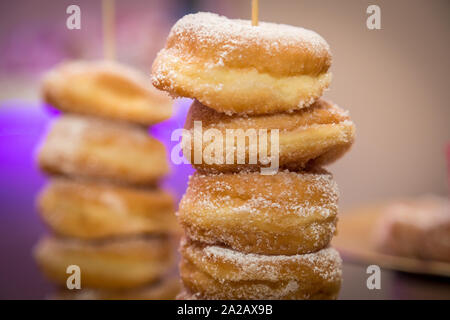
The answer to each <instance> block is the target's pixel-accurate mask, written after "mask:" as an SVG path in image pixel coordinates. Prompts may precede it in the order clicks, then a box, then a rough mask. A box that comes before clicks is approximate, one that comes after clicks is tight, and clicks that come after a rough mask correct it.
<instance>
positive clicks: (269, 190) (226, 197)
mask: <svg viewBox="0 0 450 320" xmlns="http://www.w3.org/2000/svg"><path fill="white" fill-rule="evenodd" d="M337 199H338V191H337V186H336V183H335V182H334V180H333V179H332V176H331V174H329V173H327V172H325V171H324V172H316V173H295V172H278V173H277V174H275V175H272V176H270V175H261V174H259V173H244V172H242V173H238V174H218V175H215V174H210V175H202V174H199V173H194V175H193V176H191V178H190V181H189V186H188V188H187V190H186V194H185V195H184V197H183V199H182V200H181V203H180V206H179V211H178V218H179V221H180V223H181V225H182V226H183V229H184V230H185V232H186V234H187V236H188V237H189V238H191V239H194V240H197V241H201V242H204V243H208V244H224V245H225V246H228V247H231V248H233V249H235V250H238V251H242V252H247V253H249V252H251V253H260V254H287V255H289V254H297V253H308V252H314V251H317V250H320V249H321V248H323V247H325V246H326V245H327V244H328V243H329V242H330V240H331V238H332V236H333V234H334V233H335V229H336V227H335V226H336V220H337V217H336V215H337Z"/></svg>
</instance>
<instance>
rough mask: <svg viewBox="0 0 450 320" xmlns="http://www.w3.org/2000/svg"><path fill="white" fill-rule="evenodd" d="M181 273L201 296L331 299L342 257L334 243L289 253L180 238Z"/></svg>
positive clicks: (185, 283) (338, 281)
mask: <svg viewBox="0 0 450 320" xmlns="http://www.w3.org/2000/svg"><path fill="white" fill-rule="evenodd" d="M180 250H181V254H182V260H181V264H180V274H181V279H182V281H183V286H184V287H185V288H186V289H187V290H188V292H192V293H194V296H195V295H196V296H197V297H199V298H206V299H225V300H233V299H245V300H257V299H296V300H297V299H336V298H337V295H338V293H339V289H340V285H341V280H342V261H341V258H340V257H339V253H338V252H337V251H336V250H334V249H333V248H325V249H322V250H320V251H318V252H315V253H310V254H304V255H293V256H282V255H276V256H265V255H257V254H244V253H241V252H238V251H234V250H231V249H227V248H224V247H219V246H208V245H203V244H199V243H193V242H189V241H184V242H182V244H181V249H180Z"/></svg>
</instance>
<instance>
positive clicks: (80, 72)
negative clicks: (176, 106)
mask: <svg viewBox="0 0 450 320" xmlns="http://www.w3.org/2000/svg"><path fill="white" fill-rule="evenodd" d="M42 91H43V96H44V100H45V102H46V103H48V104H50V105H52V106H53V107H55V108H57V109H59V110H60V111H61V112H62V114H61V115H60V116H59V117H58V118H57V119H56V120H55V121H54V122H53V123H52V124H51V126H50V128H49V132H48V134H47V135H46V137H44V140H43V142H42V145H41V146H40V150H39V153H38V163H39V166H40V168H41V169H42V170H43V171H44V172H45V173H47V174H48V175H49V177H50V180H49V182H48V184H47V185H46V186H45V188H44V189H43V190H42V191H41V193H40V195H39V197H38V207H39V211H40V213H41V217H42V220H43V221H44V222H45V224H46V225H47V226H48V228H49V230H50V235H48V236H46V237H45V238H43V239H41V241H40V242H39V243H38V244H37V246H36V248H35V250H34V255H35V258H36V260H37V263H38V265H39V267H40V268H41V270H42V272H43V273H44V274H45V275H46V276H47V277H48V278H49V279H50V280H51V281H53V282H54V283H55V284H57V286H58V287H59V290H58V294H57V295H56V296H55V297H56V298H63V299H173V298H174V297H175V296H176V294H177V293H178V289H179V288H178V287H179V284H178V279H177V277H175V269H176V242H177V241H176V240H174V238H176V237H177V234H178V233H179V230H178V229H177V223H176V218H175V214H174V213H175V204H174V199H173V197H172V195H171V194H170V193H168V192H167V191H164V190H162V189H161V188H160V187H159V186H158V182H159V181H160V179H161V178H163V177H164V176H165V175H166V174H167V173H168V172H169V166H168V163H167V158H166V150H165V148H164V146H163V145H162V143H160V142H159V141H158V140H156V139H154V138H153V137H151V136H149V134H148V126H150V125H152V124H155V123H158V122H160V121H163V120H165V119H167V118H169V117H170V116H171V113H172V102H171V99H170V98H169V97H167V96H166V95H164V94H163V93H161V92H158V91H157V90H155V89H154V88H152V87H151V85H149V83H148V80H147V79H146V78H145V76H144V75H142V74H141V73H139V72H137V71H136V70H133V69H131V68H129V67H127V66H124V65H121V64H119V63H116V62H112V61H90V62H87V61H74V62H67V63H63V64H61V65H59V66H57V67H56V68H55V69H53V70H52V71H50V72H49V73H48V74H47V75H46V76H45V78H44V81H43V89H42ZM70 266H75V267H76V268H79V271H80V277H79V280H80V281H79V284H80V286H81V288H77V287H75V288H74V287H73V286H70V283H69V282H70V281H72V280H73V279H69V277H70V276H71V274H72V272H73V269H70V268H72V267H70ZM69 267H70V268H69ZM74 281H75V280H74Z"/></svg>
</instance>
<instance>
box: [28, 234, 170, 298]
mask: <svg viewBox="0 0 450 320" xmlns="http://www.w3.org/2000/svg"><path fill="white" fill-rule="evenodd" d="M173 246H174V244H173V241H172V240H171V239H170V238H167V237H151V238H150V237H148V238H124V239H109V240H108V241H99V242H93V241H81V240H75V239H67V238H55V237H47V238H44V239H42V240H41V241H40V242H39V243H38V244H37V246H36V248H35V250H34V256H35V258H36V260H37V263H38V265H39V267H40V268H41V270H42V271H43V273H44V274H45V275H46V276H47V277H48V278H49V279H51V280H53V281H54V282H56V283H58V284H60V285H62V286H66V282H67V278H68V277H69V274H67V273H66V270H67V267H68V266H70V265H76V266H78V267H79V268H80V271H81V286H82V287H86V288H99V289H127V288H134V287H139V286H144V285H146V284H148V283H151V282H152V281H155V280H157V279H159V278H161V277H163V276H164V275H166V274H167V273H169V272H170V270H171V269H172V267H173V264H174V261H175V257H174V247H173Z"/></svg>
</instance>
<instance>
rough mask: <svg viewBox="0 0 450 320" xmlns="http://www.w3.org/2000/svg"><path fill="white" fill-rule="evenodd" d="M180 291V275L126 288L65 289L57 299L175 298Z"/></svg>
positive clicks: (55, 297) (54, 297)
mask: <svg viewBox="0 0 450 320" xmlns="http://www.w3.org/2000/svg"><path fill="white" fill-rule="evenodd" d="M179 291H180V279H179V278H178V277H173V276H172V277H165V278H164V279H161V280H159V281H157V282H156V283H152V284H150V285H148V286H145V287H140V288H133V289H126V290H99V289H89V288H87V289H84V288H82V289H81V290H71V291H68V290H64V291H61V292H59V293H58V294H57V295H55V296H53V299H55V300H174V299H175V297H176V296H177V294H178V293H179Z"/></svg>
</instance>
